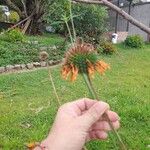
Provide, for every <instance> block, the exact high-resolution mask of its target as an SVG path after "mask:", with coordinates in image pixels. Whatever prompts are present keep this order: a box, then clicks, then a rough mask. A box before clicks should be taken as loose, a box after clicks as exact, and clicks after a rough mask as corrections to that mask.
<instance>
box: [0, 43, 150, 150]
mask: <svg viewBox="0 0 150 150" xmlns="http://www.w3.org/2000/svg"><path fill="white" fill-rule="evenodd" d="M118 49H119V50H118V54H116V55H112V56H102V58H103V59H104V60H105V61H106V62H109V63H110V64H111V70H110V71H108V72H107V73H106V75H105V76H102V77H100V76H99V75H98V74H97V75H96V76H95V79H94V80H93V82H94V86H95V87H96V89H97V93H98V95H99V97H100V98H101V99H102V100H104V101H107V102H108V103H109V104H110V106H111V108H112V109H113V110H114V111H117V112H118V113H119V115H120V117H121V129H120V130H119V133H120V135H121V137H122V138H123V140H124V141H125V143H126V144H127V147H128V149H129V150H146V149H147V150H148V149H149V148H148V145H150V108H149V107H150V57H149V56H150V45H147V46H145V47H144V48H143V49H128V48H124V47H123V46H122V45H118ZM52 75H53V78H54V81H55V85H56V88H57V91H58V95H59V96H60V98H61V101H62V103H65V102H67V101H73V100H75V99H78V98H81V97H88V92H87V89H86V87H85V85H84V83H83V80H82V78H81V77H79V78H78V80H77V81H76V82H75V83H69V82H68V81H64V80H62V79H61V77H60V68H59V67H58V68H54V69H52ZM62 95H63V97H62ZM56 111H57V104H56V100H55V95H54V92H53V90H52V86H51V83H50V81H49V78H48V71H47V70H46V69H43V70H36V71H32V72H25V73H15V74H6V75H0V115H1V116H0V147H2V149H4V150H10V149H11V150H22V149H25V147H24V145H25V143H28V142H31V141H40V140H42V139H43V138H44V137H45V136H46V134H47V133H48V130H49V127H50V126H51V125H52V123H53V119H54V116H55V114H56ZM87 147H88V149H89V150H99V149H102V150H116V149H115V148H114V147H113V144H112V139H111V138H110V139H108V140H107V141H101V142H98V141H92V142H90V143H88V144H87Z"/></svg>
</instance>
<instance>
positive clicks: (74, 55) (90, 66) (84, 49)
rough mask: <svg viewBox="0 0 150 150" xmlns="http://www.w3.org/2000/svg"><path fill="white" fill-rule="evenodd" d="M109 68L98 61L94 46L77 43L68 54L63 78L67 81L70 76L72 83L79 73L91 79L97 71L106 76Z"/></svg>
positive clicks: (63, 68) (63, 69) (63, 67)
mask: <svg viewBox="0 0 150 150" xmlns="http://www.w3.org/2000/svg"><path fill="white" fill-rule="evenodd" d="M109 68H110V67H109V65H108V64H107V63H105V62H104V61H100V60H99V59H98V57H97V54H96V52H95V50H94V47H93V45H91V44H89V43H83V42H77V43H76V44H74V45H73V46H72V47H71V48H70V49H69V50H68V51H67V53H66V56H65V61H64V64H63V66H62V77H63V78H64V79H67V78H68V76H69V75H70V77H71V81H74V80H76V78H77V75H78V74H79V73H81V74H82V73H86V74H88V75H89V76H90V77H91V76H92V75H94V73H95V72H96V71H98V72H99V73H100V74H104V72H105V70H107V69H109Z"/></svg>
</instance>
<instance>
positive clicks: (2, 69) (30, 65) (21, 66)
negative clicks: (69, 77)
mask: <svg viewBox="0 0 150 150" xmlns="http://www.w3.org/2000/svg"><path fill="white" fill-rule="evenodd" d="M61 62H62V60H57V61H53V60H50V61H48V63H47V62H45V61H42V62H32V63H28V64H16V65H7V66H4V67H0V74H2V73H7V72H14V71H20V70H32V69H34V68H41V67H47V66H53V65H57V64H59V63H61Z"/></svg>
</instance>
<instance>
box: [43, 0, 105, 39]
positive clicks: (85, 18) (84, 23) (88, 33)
mask: <svg viewBox="0 0 150 150" xmlns="http://www.w3.org/2000/svg"><path fill="white" fill-rule="evenodd" d="M69 9H70V5H69V1H66V0H62V1H61V2H60V1H58V0H56V1H55V2H54V3H53V5H51V6H50V8H49V9H48V13H46V14H45V16H44V20H46V21H47V22H48V23H50V24H51V25H52V26H53V27H54V28H55V29H56V31H57V32H59V33H66V32H67V29H66V25H65V23H64V21H63V19H64V16H65V17H67V18H68V24H69V25H70V28H72V27H71V23H70V13H69ZM72 11H73V18H74V24H75V28H76V32H77V35H78V36H80V37H83V38H84V39H85V41H88V42H98V41H99V37H100V35H101V34H102V33H103V32H104V31H106V30H107V27H106V19H107V10H106V9H105V7H101V6H95V5H84V4H75V5H73V6H72Z"/></svg>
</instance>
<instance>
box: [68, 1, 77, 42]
mask: <svg viewBox="0 0 150 150" xmlns="http://www.w3.org/2000/svg"><path fill="white" fill-rule="evenodd" d="M69 2H70V18H71V24H72V30H73V36H74V41H76V31H75V26H74V22H73V14H72V2H71V0H69Z"/></svg>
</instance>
